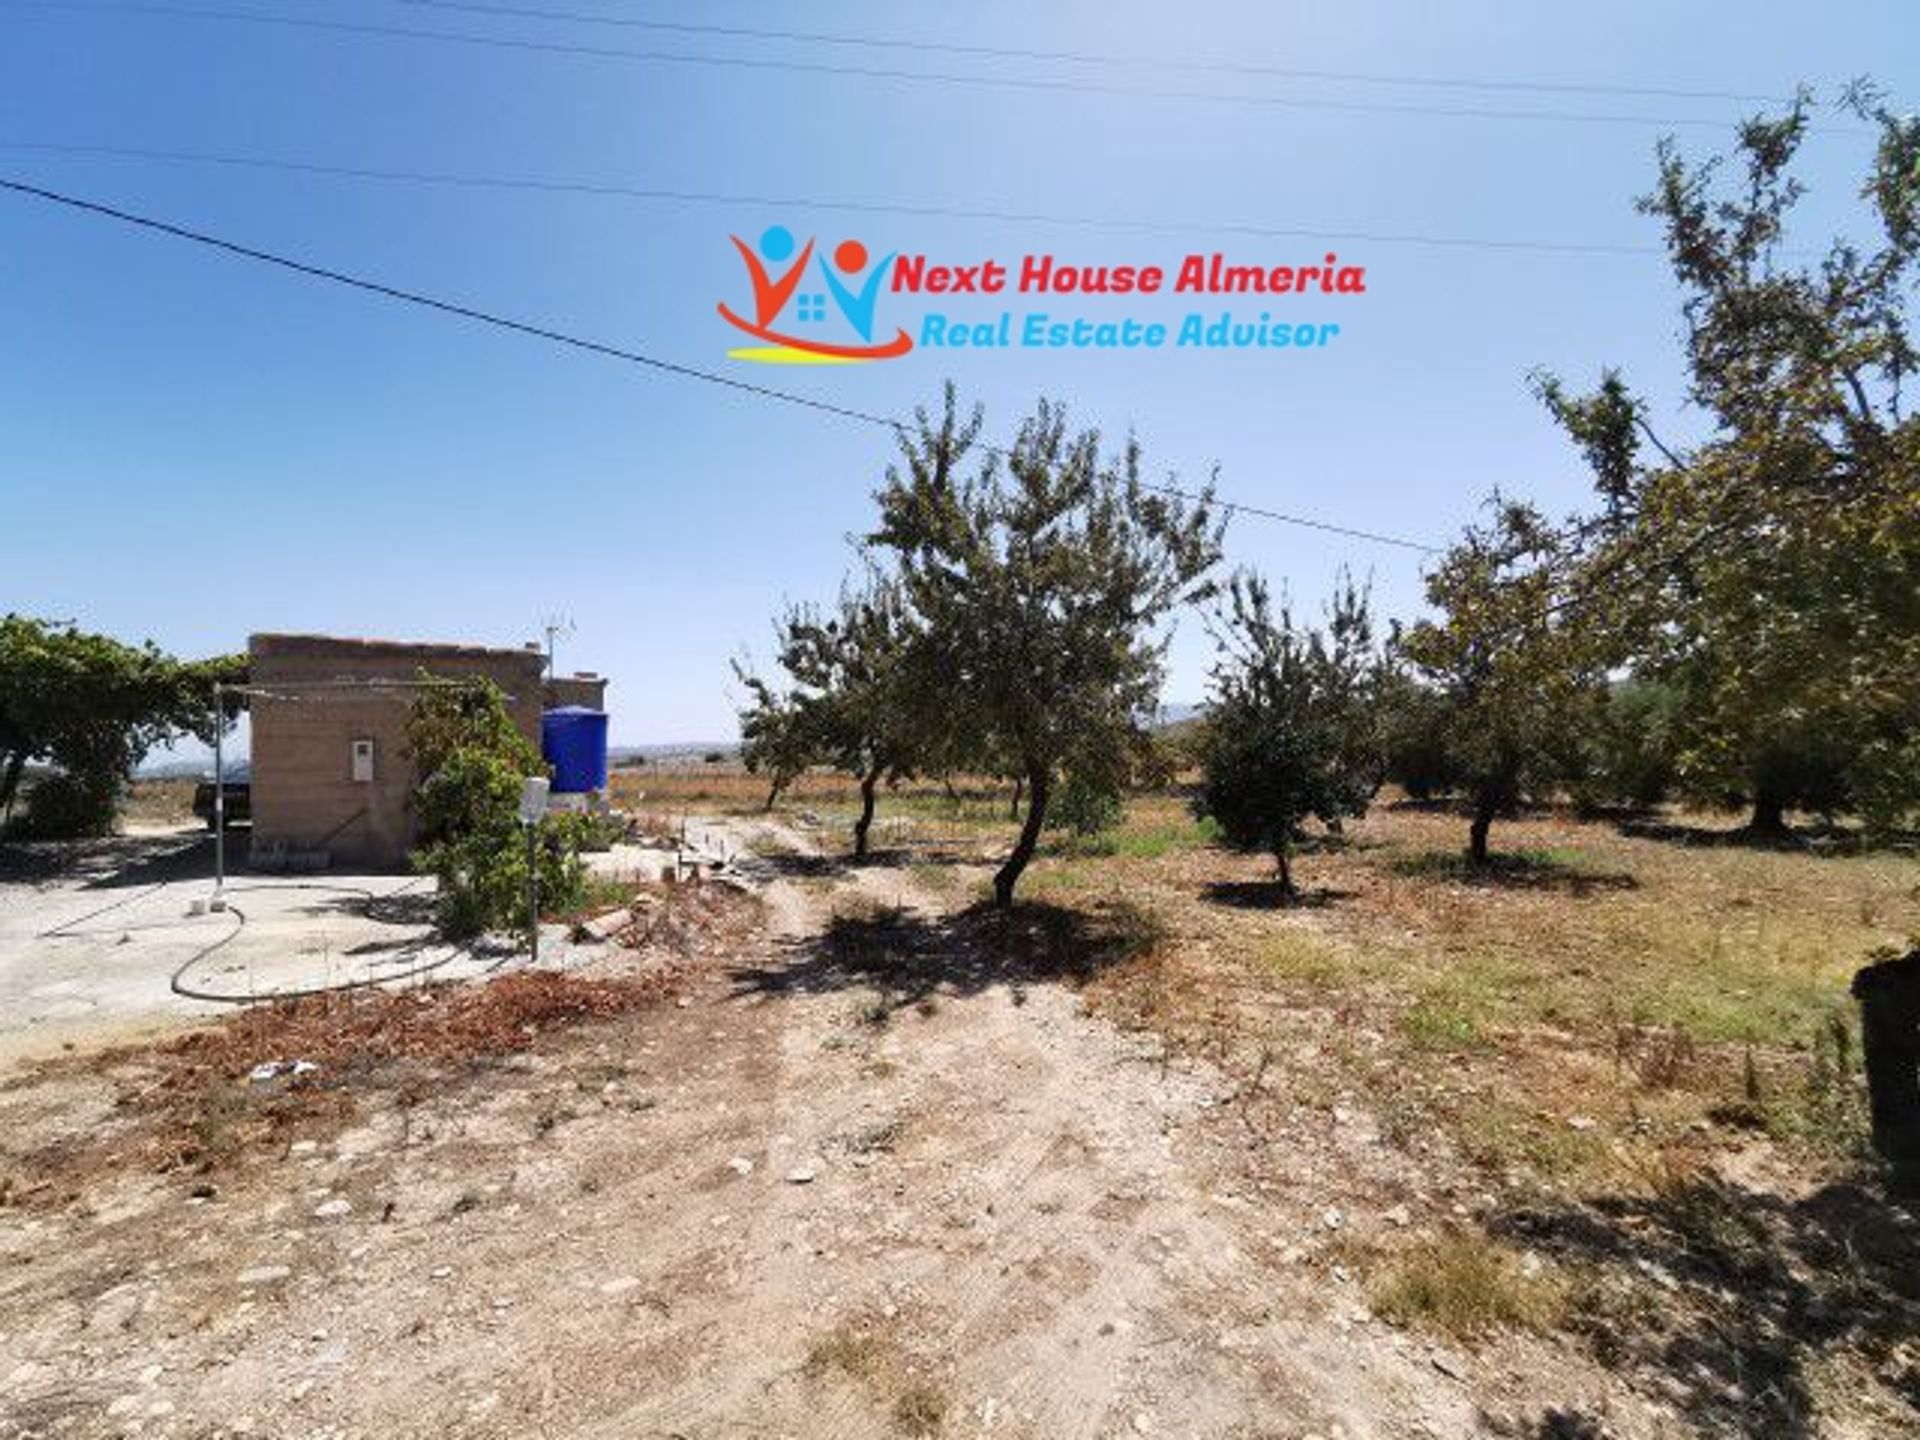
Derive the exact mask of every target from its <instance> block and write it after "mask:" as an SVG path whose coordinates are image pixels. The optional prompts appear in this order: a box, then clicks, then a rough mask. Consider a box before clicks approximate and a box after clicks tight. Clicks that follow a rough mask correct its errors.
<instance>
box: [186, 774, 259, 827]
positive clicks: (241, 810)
mask: <svg viewBox="0 0 1920 1440" xmlns="http://www.w3.org/2000/svg"><path fill="white" fill-rule="evenodd" d="M224 788H225V790H226V792H227V795H226V812H227V824H229V825H248V824H252V823H253V785H252V782H251V781H250V780H249V778H248V776H247V772H246V770H245V769H244V768H243V769H240V770H239V771H238V772H237V773H235V774H229V775H228V776H227V777H226V783H225V786H224ZM193 813H194V814H195V815H197V816H198V817H199V818H200V819H201V820H203V821H205V822H206V826H207V828H208V829H209V830H211V829H213V781H211V780H202V781H201V782H200V783H199V784H198V785H196V786H194V787H193Z"/></svg>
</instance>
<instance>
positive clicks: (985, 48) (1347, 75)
mask: <svg viewBox="0 0 1920 1440" xmlns="http://www.w3.org/2000/svg"><path fill="white" fill-rule="evenodd" d="M397 3H398V4H401V5H411V6H413V7H415V8H416V9H423V10H445V11H450V12H453V13H456V14H465V15H488V16H497V17H502V18H508V19H517V20H551V21H560V22H564V23H566V24H572V25H609V26H615V27H618V28H620V29H625V30H651V31H658V32H663V33H668V34H675V35H714V36H720V37H723V38H726V39H751V40H775V41H786V42H796V43H800V44H808V45H839V46H846V47H852V48H858V49H864V50H907V51H914V52H920V53H926V54H936V55H972V56H979V57H982V58H985V59H993V60H1045V61H1062V62H1066V63H1069V64H1074V65H1097V66H1102V67H1106V68H1113V69H1142V68H1145V69H1157V70H1180V71H1186V72H1189V73H1193V74H1204V75H1257V76H1266V77H1269V78H1273V79H1281V80H1320V81H1332V82H1335V83H1339V84H1354V85H1403V86H1411V87H1415V88H1421V89H1431V90H1488V91H1494V92H1509V91H1526V92H1536V93H1540V94H1552V95H1631V96H1638V97H1642V98H1646V97H1654V98H1658V99H1666V100H1732V101H1737V102H1740V103H1743V104H1761V105H1790V104H1792V103H1793V97H1792V96H1790V95H1756V94H1749V93H1744V92H1741V91H1729V90H1681V89H1673V88H1668V87H1665V86H1654V85H1614V84H1600V83H1586V84H1583V83H1578V82H1563V81H1550V80H1547V81H1543V80H1482V79H1466V78H1461V77H1458V76H1443V75H1385V74H1380V73H1378V72H1371V71H1357V70H1308V69H1300V68H1297V67H1293V66H1283V65H1252V64H1246V63H1242V62H1237V61H1231V60H1177V59H1169V58H1164V57H1151V58H1150V57H1143V56H1128V55H1114V54H1106V53H1101V52H1098V51H1087V50H1040V49H1027V48H1024V47H1019V46H1006V45H966V44H959V43H956V42H951V41H936V40H914V39H904V38H900V37H887V36H878V35H846V34H835V33H830V32H825V31H819V30H770V29H766V28H764V27H761V26H754V25H712V24H703V23H695V22H692V21H685V20H652V19H647V20H643V19H640V18H638V17H637V16H631V15H605V14H593V13H588V12H585V11H579V10H546V9H540V8H538V7H536V6H531V5H485V4H476V3H473V0H397Z"/></svg>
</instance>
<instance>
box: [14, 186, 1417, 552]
mask: <svg viewBox="0 0 1920 1440" xmlns="http://www.w3.org/2000/svg"><path fill="white" fill-rule="evenodd" d="M0 190H8V191H11V192H13V193H15V194H18V195H25V196H30V197H32V198H34V199H38V200H44V201H47V202H49V203H51V204H55V205H61V206H65V207H66V208H68V209H71V210H77V211H81V212H83V213H85V214H89V215H94V216H98V217H101V218H103V219H108V220H117V221H119V222H120V223H122V224H124V225H131V226H134V227H136V228H138V229H142V230H146V231H149V232H151V233H156V234H161V235H170V236H172V237H174V238H175V239H178V240H189V241H192V242H193V243H194V244H196V245H205V246H207V247H209V248H211V249H214V250H218V251H221V252H223V253H225V254H228V255H234V256H238V257H240V258H242V259H247V260H256V261H259V262H260V263H262V264H265V265H273V266H277V267H279V268H280V269H283V270H290V271H292V272H293V273H295V274H297V275H304V276H306V277H308V278H309V279H314V280H326V281H330V282H332V283H333V284H336V285H344V286H347V287H348V288H350V289H354V290H361V291H364V292H366V293H368V294H371V295H378V296H381V297H383V298H385V299H388V300H398V301H401V302H403V303H405V304H409V305H417V306H420V307H421V308H423V309H427V310H435V311H438V312H440V313H441V314H444V315H455V316H458V317H460V318H461V319H463V320H472V321H474V322H476V323H478V324H482V325H491V326H493V327H495V328H497V329H501V330H510V331H513V332H514V333H516V334H520V335H530V336H532V337H534V338H535V339H539V340H547V341H550V342H552V343H553V344H556V345H564V346H567V347H568V348H570V349H575V350H584V351H587V352H588V353H590V354H595V355H604V356H606V357H608V358H610V359H614V360H624V361H626V362H627V363H629V364H632V365H640V366H644V367H646V368H647V369H650V370H655V371H659V372H660V373H662V374H667V375H678V376H681V377H683V378H685V379H688V380H700V381H704V382H705V383H707V384H709V385H720V386H724V387H726V388H727V389H729V390H735V391H739V392H741V393H743V394H747V395H757V396H759V397H760V398H762V399H766V400H778V401H782V402H784V403H785V404H788V405H798V406H800V407H802V408H803V409H808V410H817V411H819V412H821V413H822V414H827V415H834V416H838V417H839V418H841V419H844V420H854V421H858V422H860V423H861V424H865V425H874V426H878V427H880V428H882V429H884V430H887V431H888V432H890V433H891V434H894V435H904V434H906V433H907V430H908V426H907V424H906V422H904V421H902V420H898V419H894V418H891V417H888V416H885V415H880V414H876V413H874V412H873V411H870V410H859V409H855V408H854V407H852V406H848V405H837V404H835V403H833V402H832V401H830V400H819V399H816V398H814V397H813V396H810V395H800V394H796V393H795V392H793V391H791V390H780V389H776V388H774V387H773V386H770V385H756V384H754V383H753V382H752V381H749V380H738V379H735V378H733V377H732V376H729V375H722V374H719V373H718V372H716V371H712V370H705V369H702V368H700V367H699V366H697V365H685V364H681V363H680V362H678V361H673V360H662V359H660V358H659V357H658V356H654V355H649V354H646V353H645V352H644V351H639V350H631V349H627V348H625V347H623V346H619V345H610V344H607V343H606V342H604V341H600V340H589V339H586V338H584V337H582V336H578V335H572V334H569V333H568V332H566V331H564V330H555V329H553V328H551V327H550V326H546V325H537V324H533V323H531V322H529V321H525V320H515V319H512V318H510V317H508V316H504V315H498V314H495V313H493V312H491V311H487V310H480V309H476V308H475V307H473V306H470V305H461V304H459V303H457V302H455V301H452V300H443V299H440V298H438V297H437V296H432V295H426V294H422V293H421V292H419V291H417V290H405V289H401V288H400V287H398V286H395V285H387V284H384V283H382V282H381V281H378V280H369V279H367V278H365V277H363V276H359V275H353V274H350V273H348V272H346V271H344V270H335V269H332V268H330V267H328V266H324V265H316V264H313V263H311V262H309V261H305V260H296V259H294V258H293V257H291V256H288V255H281V254H278V253H276V252H274V251H271V250H261V249H257V248H255V247H254V246H251V245H242V244H240V243H239V242H238V241H235V240H227V239H224V238H222V237H220V236H218V235H211V234H208V233H206V232H205V231H201V230H191V229H188V228H187V227H186V226H183V225H175V224H172V223H170V222H168V221H165V220H158V219H155V218H153V217H152V216H148V215H140V214H136V213H134V212H133V211H130V210H122V209H119V208H117V207H115V206H111V205H105V204H102V203H100V202H99V201H96V200H86V199H82V198H81V197H79V196H77V195H67V194H63V193H62V192H60V191H58V190H48V189H45V188H43V187H41V186H39V185H31V184H28V183H27V182H26V181H23V180H13V179H9V178H7V177H5V176H0ZM984 448H985V449H987V450H988V451H989V453H994V454H999V455H1002V456H1004V455H1005V454H1006V453H1007V452H1006V450H1005V449H1004V447H1001V446H993V445H989V446H986V447H984ZM1142 488H1144V489H1148V490H1154V491H1157V492H1159V493H1161V494H1165V495H1173V496H1178V497H1179V498H1181V499H1184V500H1190V501H1202V500H1205V499H1207V498H1208V497H1206V496H1203V495H1198V494H1195V493H1194V492H1193V491H1190V490H1183V489H1181V488H1180V487H1178V486H1174V485H1158V484H1151V483H1147V482H1142ZM1213 503H1215V504H1217V505H1219V506H1220V507H1221V508H1222V510H1224V511H1226V512H1228V513H1229V514H1245V515H1258V516H1261V517H1262V518H1264V519H1268V520H1277V521H1280V522H1281V523H1282V524H1287V525H1295V526H1299V527H1302V528H1305V529H1308V530H1318V531H1322V532H1324V533H1326V534H1329V535H1344V536H1347V537H1349V538H1351V539H1356V540H1368V541H1372V542H1373V543H1375V544H1379V545H1392V546H1397V547H1399V548H1401V549H1406V550H1415V551H1418V552H1420V553H1422V554H1436V553H1438V551H1439V547H1438V546H1435V545H1428V544H1425V543H1424V542H1422V541H1418V540H1409V539H1406V538H1405V537H1403V536H1398V535H1387V534H1383V533H1380V532H1378V531H1372V530H1363V529H1359V528H1357V527H1355V526H1349V525H1338V524H1335V523H1333V522H1331V521H1327V520H1317V519H1314V518H1312V517H1310V516H1305V515H1294V514H1289V513H1287V512H1285V511H1281V510H1270V509H1267V508H1266V507H1264V506H1259V505H1246V504H1242V503H1240V502H1238V501H1233V502H1228V501H1224V500H1220V499H1218V498H1217V497H1214V499H1213Z"/></svg>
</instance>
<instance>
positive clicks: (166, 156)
mask: <svg viewBox="0 0 1920 1440" xmlns="http://www.w3.org/2000/svg"><path fill="white" fill-rule="evenodd" d="M0 150H17V151H23V152H27V153H32V154H44V155H67V156H102V157H105V158H109V159H123V160H157V161H162V162H165V163H170V164H189V165H213V166H225V167H229V168H236V169H247V170H267V171H284V172H289V173H292V174H298V175H317V176H323V177H327V178H330V179H347V180H374V181H381V182H386V183H392V184H407V185H428V186H447V187H455V188H464V189H476V190H514V191H532V192H535V193H539V194H560V195H591V196H600V197H607V198H612V199H625V200H663V201H669V202H672V203H674V204H701V205H737V206H757V207H761V208H764V209H770V210H828V211H844V212H846V213H849V214H855V215H904V216H909V217H912V218H916V219H923V220H927V219H932V220H990V221H994V222H996V223H1002V224H1010V225H1046V226H1060V227H1062V228H1085V229H1097V230H1118V231H1139V232H1148V233H1160V234H1175V235H1184V234H1193V233H1195V232H1202V233H1206V234H1210V235H1239V236H1247V237H1250V238H1255V239H1271V240H1317V241H1329V240H1331V241H1339V242H1342V243H1347V242H1355V243H1361V244H1370V245H1421V246H1429V247H1432V248H1436V249H1444V250H1491V251H1500V252H1518V253H1522V254H1548V255H1623V256H1635V257H1639V256H1648V255H1659V254H1663V253H1664V252H1663V251H1662V250H1661V249H1660V247H1658V246H1656V245H1622V244H1612V243H1608V242H1606V241H1571V240H1503V239H1496V238H1483V237H1478V236H1447V235H1421V234H1409V233H1404V232H1393V231H1372V230H1334V229H1324V228H1316V227H1308V226H1274V225H1255V224H1247V223H1240V222H1218V221H1208V220H1145V219H1133V218H1126V217H1112V218H1107V217H1101V216H1092V215H1056V214H1046V213H1041V212H1027V211H1018V210H993V209H977V208H968V207H963V206H953V205H926V204H912V203H905V204H901V203H886V202H879V201H858V200H819V199H804V198H801V197H799V196H790V195H748V194H728V193H724V192H719V191H711V190H676V189H667V188H658V187H647V186H636V185H625V184H619V183H615V182H598V181H573V180H545V179H540V178H538V177H533V176H501V175H473V174H463V173H459V172H454V171H444V170H404V169H391V168H378V167H372V166H364V165H334V164H327V163H323V162H318V161H305V160H292V159H287V158H284V157H279V156H268V155H241V154H233V153H219V152H211V151H203V150H163V149H153V148H149V147H146V146H137V145H88V144H74V143H67V142H59V141H41V140H0Z"/></svg>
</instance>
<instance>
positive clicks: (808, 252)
mask: <svg viewBox="0 0 1920 1440" xmlns="http://www.w3.org/2000/svg"><path fill="white" fill-rule="evenodd" d="M732 239H733V247H734V249H736V250H738V251H739V252H740V258H741V259H742V260H744V261H746V262H747V278H748V279H749V280H751V281H752V282H753V319H752V320H747V319H745V318H743V317H742V316H740V315H736V314H735V313H734V312H733V311H732V310H731V309H730V308H728V305H727V302H726V301H724V300H722V301H721V302H720V318H721V319H723V320H725V321H726V322H727V323H728V324H729V325H731V326H733V327H734V328H735V329H736V330H743V331H745V332H746V333H747V334H749V335H751V336H752V337H753V338H754V339H756V340H761V341H764V342H766V343H765V344H762V345H752V346H745V347H743V348H741V349H738V350H729V351H728V352H727V355H728V357H729V358H731V359H734V360H753V361H757V362H758V363H760V364H762V365H852V364H857V363H859V362H860V361H863V360H891V359H893V358H894V357H895V356H896V355H904V354H906V353H907V352H908V351H909V350H911V349H912V348H913V338H912V337H911V336H909V335H908V334H907V332H906V331H904V330H899V331H896V332H895V333H894V336H893V338H892V339H891V340H883V341H880V342H879V343H877V344H876V343H875V341H874V338H873V312H874V306H875V304H876V303H877V302H878V300H879V298H880V287H881V285H882V284H883V283H884V282H885V280H886V276H887V273H888V272H889V271H890V270H891V269H892V268H893V261H894V256H893V255H889V256H887V257H886V259H884V260H881V261H878V262H876V263H875V264H872V265H869V264H868V263H867V259H868V257H867V247H866V246H864V245H862V244H861V243H860V242H859V241H858V240H842V241H841V242H840V243H839V244H838V245H836V246H835V247H834V250H833V255H832V257H831V258H830V259H829V258H828V257H826V256H821V257H820V259H819V273H820V278H821V280H822V281H823V282H824V284H825V287H826V288H825V289H824V290H818V291H807V290H802V289H801V285H802V283H803V282H804V281H805V279H806V274H807V265H808V262H809V261H812V260H813V259H814V253H813V241H812V240H809V241H807V243H806V245H805V246H804V247H802V248H801V249H800V253H799V254H798V256H796V255H795V254H794V238H793V232H792V231H791V230H789V229H787V227H786V226H784V225H769V226H768V227H767V228H766V230H764V231H763V232H762V233H761V235H760V248H759V249H758V251H756V250H755V249H754V248H753V247H752V246H750V245H748V244H747V242H746V241H744V240H742V239H741V238H740V237H739V236H738V235H735V236H733V237H732ZM895 253H896V254H897V253H898V252H895ZM788 262H792V263H790V264H789V263H788ZM781 266H785V267H786V268H785V269H784V270H782V269H779V267H781ZM776 271H777V272H778V273H776ZM829 296H831V297H832V298H833V303H834V307H835V309H836V310H837V311H838V312H839V317H840V319H841V320H842V321H843V322H845V323H844V326H842V327H835V328H841V329H844V330H850V331H851V332H852V333H853V334H854V335H856V336H858V337H859V341H858V343H856V344H849V343H846V342H845V341H838V342H836V341H832V340H829V339H827V338H826V337H825V336H824V335H823V336H820V337H815V336H810V335H797V334H792V333H789V332H787V331H786V330H785V329H784V328H783V327H785V326H786V325H788V324H795V325H801V326H814V325H819V326H827V325H829V324H831V322H830V321H829V319H828V315H827V298H828V297H829ZM789 305H792V307H793V318H792V320H791V321H788V320H786V319H784V318H783V316H784V315H785V313H786V311H787V307H788V306H789Z"/></svg>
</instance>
